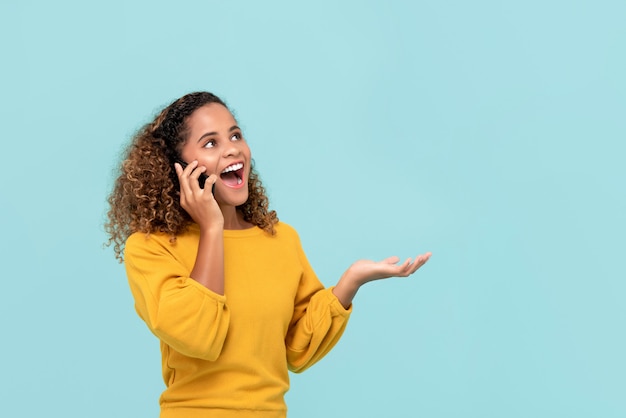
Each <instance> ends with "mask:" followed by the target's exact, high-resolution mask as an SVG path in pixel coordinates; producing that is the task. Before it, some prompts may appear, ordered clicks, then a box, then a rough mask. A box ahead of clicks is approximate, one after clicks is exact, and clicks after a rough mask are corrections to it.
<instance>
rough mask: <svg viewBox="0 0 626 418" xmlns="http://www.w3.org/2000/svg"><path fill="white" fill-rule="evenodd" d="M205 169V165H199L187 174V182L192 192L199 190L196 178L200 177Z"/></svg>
mask: <svg viewBox="0 0 626 418" xmlns="http://www.w3.org/2000/svg"><path fill="white" fill-rule="evenodd" d="M205 171H206V167H205V166H200V167H197V168H196V169H194V170H193V171H192V172H191V174H190V175H189V184H190V185H191V190H193V191H194V192H199V191H200V190H201V188H200V182H199V181H198V179H199V178H200V175H201V174H202V173H204V172H205Z"/></svg>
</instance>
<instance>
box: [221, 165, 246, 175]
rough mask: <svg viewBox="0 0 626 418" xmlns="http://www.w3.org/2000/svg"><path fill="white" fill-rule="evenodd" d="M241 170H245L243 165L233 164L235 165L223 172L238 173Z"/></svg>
mask: <svg viewBox="0 0 626 418" xmlns="http://www.w3.org/2000/svg"><path fill="white" fill-rule="evenodd" d="M240 168H243V164H242V163H237V164H233V165H229V166H228V167H226V168H225V169H224V171H222V173H228V172H230V171H237V170H239V169H240Z"/></svg>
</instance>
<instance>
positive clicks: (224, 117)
mask: <svg viewBox="0 0 626 418" xmlns="http://www.w3.org/2000/svg"><path fill="white" fill-rule="evenodd" d="M187 128H188V131H189V136H188V137H187V140H186V141H185V143H184V145H183V148H182V150H181V157H182V158H183V160H184V161H186V162H187V163H191V162H192V161H194V160H198V166H199V167H202V166H204V167H206V171H205V174H206V175H207V176H208V175H211V174H217V177H218V178H217V182H216V183H215V200H217V202H218V203H219V204H225V205H229V206H239V205H241V204H243V203H245V202H246V200H248V178H249V175H250V164H251V156H250V148H249V147H248V144H247V143H246V141H245V139H244V138H243V134H242V133H241V129H239V127H238V126H237V121H236V120H235V118H234V117H233V115H232V114H231V113H230V111H229V110H228V109H227V108H226V107H224V106H222V105H221V104H219V103H210V104H207V105H204V106H202V107H200V108H198V109H196V110H195V111H194V112H193V113H192V114H191V116H190V117H189V119H188V120H187Z"/></svg>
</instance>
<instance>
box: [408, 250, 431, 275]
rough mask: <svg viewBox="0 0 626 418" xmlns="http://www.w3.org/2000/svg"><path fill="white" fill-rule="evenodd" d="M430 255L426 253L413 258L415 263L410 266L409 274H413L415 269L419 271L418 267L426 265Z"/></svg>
mask: <svg viewBox="0 0 626 418" xmlns="http://www.w3.org/2000/svg"><path fill="white" fill-rule="evenodd" d="M430 256H431V253H426V254H422V255H419V256H417V257H416V258H415V261H414V262H413V265H412V266H411V267H412V268H411V270H412V271H411V274H413V273H415V272H416V271H417V269H419V268H420V267H422V266H423V265H424V264H426V262H427V261H428V259H429V258H430Z"/></svg>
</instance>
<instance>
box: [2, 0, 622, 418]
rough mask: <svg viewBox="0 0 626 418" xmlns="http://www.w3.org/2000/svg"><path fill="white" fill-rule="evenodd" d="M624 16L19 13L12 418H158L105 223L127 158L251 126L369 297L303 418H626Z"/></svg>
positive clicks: (153, 356) (6, 22)
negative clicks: (371, 263) (235, 121)
mask: <svg viewBox="0 0 626 418" xmlns="http://www.w3.org/2000/svg"><path fill="white" fill-rule="evenodd" d="M625 17H626V3H624V2H623V1H605V0H603V1H597V0H596V1H591V0H589V1H537V0H531V1H509V2H506V1H495V0H494V1H487V0H479V1H473V2H465V1H458V0H457V1H454V0H448V1H408V0H406V1H360V2H356V1H344V2H339V1H328V0H322V1H320V0H318V1H315V2H306V3H304V2H301V3H300V2H288V1H258V2H255V1H247V2H244V1H230V2H223V1H220V2H217V1H183V2H178V4H177V5H176V6H170V5H168V4H167V3H165V2H154V1H135V2H122V1H111V2H100V3H94V2H79V1H73V2H72V1H55V2H45V1H42V0H40V1H21V2H17V1H5V2H3V3H2V4H1V5H0V39H1V41H0V42H1V43H2V51H1V54H2V64H1V77H0V89H1V90H0V94H1V96H2V101H1V103H0V112H1V113H0V115H1V118H2V127H1V133H0V136H1V137H2V144H3V150H2V156H3V158H2V160H3V162H2V164H1V165H0V167H1V175H2V178H3V182H2V186H1V187H2V193H1V194H0V203H1V206H0V215H1V219H2V231H3V239H2V240H1V243H0V245H1V247H2V248H1V254H2V265H3V280H2V283H3V284H2V290H1V291H0V329H1V330H2V345H1V347H2V348H1V349H0V350H1V351H0V354H1V356H2V361H3V367H2V370H3V373H2V379H1V382H2V383H0V385H1V386H0V404H1V405H2V406H1V407H0V409H1V411H2V412H1V413H0V414H1V415H2V416H7V417H8V416H10V417H35V416H51V415H54V416H57V415H58V416H65V417H86V416H88V417H94V418H95V417H156V416H157V415H158V404H157V399H158V396H159V394H160V392H161V391H162V389H163V383H162V380H161V377H160V354H159V349H158V343H157V340H156V338H154V337H153V336H152V335H151V334H150V333H149V332H148V330H147V329H146V327H145V325H144V324H143V323H142V322H141V321H140V319H139V318H138V317H137V315H136V314H135V312H134V309H133V301H132V299H131V296H130V292H129V290H128V287H127V283H126V278H125V273H124V270H123V266H121V265H118V264H117V263H116V262H115V261H114V258H113V254H112V251H111V249H110V248H107V249H103V248H102V243H103V241H104V240H105V239H106V237H105V234H104V232H103V229H102V223H103V221H104V216H105V212H106V203H105V199H106V196H107V194H108V191H109V188H110V186H111V183H112V179H113V176H112V174H111V173H112V170H113V169H114V167H115V166H116V164H117V162H118V156H119V153H120V151H121V149H122V147H123V145H124V144H126V143H127V141H128V139H129V137H130V136H131V135H132V134H133V132H134V131H135V130H136V129H138V128H139V127H140V126H141V124H143V123H145V122H147V121H149V120H150V119H151V118H152V116H153V115H154V114H155V112H156V111H158V110H159V109H160V108H161V107H162V106H165V105H167V104H168V103H169V102H171V101H172V100H173V99H175V98H177V97H179V96H181V95H183V94H185V93H187V92H190V91H195V90H210V91H213V92H215V93H216V94H218V95H220V96H223V98H224V99H226V101H227V102H228V103H229V104H230V105H231V107H232V108H233V109H234V110H235V112H236V115H237V116H238V118H239V119H240V122H241V124H242V126H243V128H244V131H245V133H246V135H247V137H248V140H249V142H250V144H251V147H252V150H253V155H254V157H255V160H256V163H257V168H258V170H259V171H260V173H261V176H262V179H263V180H264V183H265V185H266V186H267V189H268V192H269V195H270V199H271V202H272V206H273V208H275V209H276V210H277V211H278V214H279V216H280V218H281V219H282V220H283V221H285V222H288V223H290V224H292V225H293V226H295V227H296V228H297V229H298V231H299V232H300V235H301V238H302V241H303V244H304V246H305V249H306V251H307V253H308V256H309V259H310V261H311V263H312V264H313V265H314V267H315V268H316V271H317V273H318V275H319V276H320V278H321V279H322V280H323V282H324V283H325V284H326V285H329V286H330V285H332V284H334V283H335V282H336V280H337V278H338V277H339V276H340V275H341V273H342V272H343V271H344V269H345V268H346V267H347V266H348V265H349V264H350V263H351V262H352V261H354V260H356V259H358V258H375V259H379V258H383V257H386V256H389V255H393V254H397V255H399V256H401V257H410V256H414V255H416V254H417V253H421V252H424V251H432V252H433V254H434V255H433V258H432V259H431V261H430V262H429V263H428V264H427V265H426V266H425V267H424V268H423V270H420V271H419V272H418V273H417V274H416V275H415V276H414V277H413V278H411V279H408V280H406V279H397V280H393V281H385V282H380V283H374V284H371V285H369V286H368V287H367V288H364V289H362V291H361V292H360V293H359V295H358V296H357V300H356V303H355V311H354V314H353V317H352V319H351V323H350V325H349V327H348V330H347V332H346V334H345V335H344V337H343V339H342V340H341V341H340V343H339V345H338V346H337V347H336V348H335V350H334V351H333V352H331V354H329V356H328V357H327V358H325V359H324V360H323V361H322V362H321V363H319V364H318V365H317V366H315V367H314V368H313V369H311V370H309V371H307V372H305V373H304V374H303V375H297V376H293V379H292V390H291V391H290V392H289V394H288V404H289V408H290V417H294V418H295V417H302V418H309V417H346V416H348V417H382V416H386V417H412V416H415V417H554V416H567V417H591V416H594V417H624V416H626V396H625V395H626V377H625V376H626V360H625V356H624V353H625V352H626V336H625V324H626V308H625V306H624V299H625V298H624V297H625V295H626V284H625V279H626V269H625V267H624V264H625V263H624V261H625V258H624V250H625V249H626V245H625V242H624V237H625V235H626V219H625V218H626V215H625V214H626V197H625V193H624V184H625V181H626V170H625V168H624V167H625V165H626V164H625V162H624V160H625V155H626V152H625V151H626V150H625V148H626V147H625V146H624V141H625V140H626V126H625V125H626V124H625V122H626V118H625V115H626V76H625V74H626V25H625V24H624V22H625V21H626V18H625Z"/></svg>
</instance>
